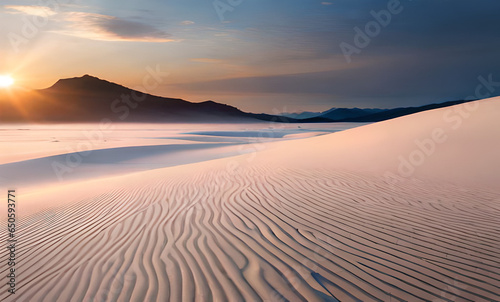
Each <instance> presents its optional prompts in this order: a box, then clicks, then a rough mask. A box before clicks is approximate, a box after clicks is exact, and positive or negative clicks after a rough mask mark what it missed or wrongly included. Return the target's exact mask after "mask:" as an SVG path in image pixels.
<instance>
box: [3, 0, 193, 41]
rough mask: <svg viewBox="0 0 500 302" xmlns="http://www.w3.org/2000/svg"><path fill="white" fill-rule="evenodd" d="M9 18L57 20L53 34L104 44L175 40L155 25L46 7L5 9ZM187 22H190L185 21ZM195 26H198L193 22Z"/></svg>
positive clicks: (26, 6) (12, 6) (11, 6)
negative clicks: (11, 15)
mask: <svg viewBox="0 0 500 302" xmlns="http://www.w3.org/2000/svg"><path fill="white" fill-rule="evenodd" d="M4 8H5V9H6V10H7V11H6V12H7V13H9V14H25V15H30V16H39V17H49V16H53V20H54V21H58V24H57V26H56V29H54V30H52V32H56V33H60V34H65V35H70V36H76V37H81V38H87V39H92V40H101V41H135V42H172V41H174V40H173V39H172V36H171V35H170V34H168V33H166V32H165V31H163V30H161V29H159V28H156V27H154V26H152V25H149V24H145V23H140V22H137V21H129V20H125V19H121V18H118V17H114V16H109V15H102V14H96V13H88V12H56V11H54V10H53V9H51V8H49V7H46V6H36V5H5V6H4ZM185 22H187V21H185ZM193 23H194V22H193Z"/></svg>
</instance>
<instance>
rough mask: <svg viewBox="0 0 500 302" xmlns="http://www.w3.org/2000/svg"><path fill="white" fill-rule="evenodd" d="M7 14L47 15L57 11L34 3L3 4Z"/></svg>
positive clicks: (54, 13)
mask: <svg viewBox="0 0 500 302" xmlns="http://www.w3.org/2000/svg"><path fill="white" fill-rule="evenodd" d="M4 8H5V9H7V13H8V14H26V15H31V16H39V17H48V16H53V15H56V14H57V13H56V12H55V11H54V10H52V9H51V8H50V7H46V6H36V5H5V6H4Z"/></svg>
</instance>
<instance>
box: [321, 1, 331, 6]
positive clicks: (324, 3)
mask: <svg viewBox="0 0 500 302" xmlns="http://www.w3.org/2000/svg"><path fill="white" fill-rule="evenodd" d="M332 4H333V3H332V2H321V5H332Z"/></svg>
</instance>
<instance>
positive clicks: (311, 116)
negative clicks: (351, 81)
mask: <svg viewBox="0 0 500 302" xmlns="http://www.w3.org/2000/svg"><path fill="white" fill-rule="evenodd" d="M466 102H470V101H450V102H444V103H439V104H430V105H424V106H419V107H401V108H394V109H360V108H332V109H330V110H327V111H324V112H302V113H284V114H283V116H285V117H289V118H294V119H298V120H299V121H300V122H302V123H332V122H357V123H373V122H381V121H385V120H390V119H393V118H397V117H401V116H405V115H409V114H414V113H418V112H422V111H427V110H432V109H438V108H443V107H448V106H454V105H458V104H462V103H466Z"/></svg>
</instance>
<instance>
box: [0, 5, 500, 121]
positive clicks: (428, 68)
mask: <svg viewBox="0 0 500 302" xmlns="http://www.w3.org/2000/svg"><path fill="white" fill-rule="evenodd" d="M499 12H500V1H496V0H475V1H470V0H418V1H417V0H414V1H412V0H385V1H383V0H326V1H316V0H273V1H269V0H215V1H213V0H141V1H138V0H134V1H132V0H122V1H111V0H86V1H83V0H37V1H32V0H4V1H2V2H1V3H0V36H1V37H2V39H0V74H10V75H12V76H13V77H14V78H15V79H16V85H18V86H22V87H26V88H30V89H42V88H46V87H49V86H51V85H52V84H53V83H55V82H56V81H57V80H58V79H61V78H70V77H77V76H82V75H84V74H90V75H93V76H97V77H99V78H102V79H106V80H109V81H111V82H115V83H120V84H122V85H125V86H128V87H131V88H137V89H139V90H141V91H144V92H148V93H151V94H154V95H161V96H167V97H179V98H183V99H186V100H189V101H195V102H200V101H206V100H213V101H217V102H221V103H226V104H230V105H233V106H236V107H238V108H240V109H242V110H245V111H251V112H266V113H279V112H299V111H322V110H327V109H329V108H332V107H362V108H375V107H376V108H394V107H402V106H417V105H423V104H429V103H436V102H444V101H449V100H457V99H464V98H469V97H470V96H475V90H476V87H477V86H478V85H479V84H481V83H482V82H481V81H482V80H480V78H482V79H488V80H489V81H490V82H491V83H496V84H491V83H490V85H489V91H488V92H489V94H488V95H489V96H490V95H491V96H496V95H500V59H499V56H498V54H499V53H500V39H499V38H498V29H499V28H500V18H498V13H499ZM148 70H149V71H148ZM151 70H159V71H161V74H162V76H161V79H160V81H158V85H154V87H152V85H144V84H143V83H144V79H145V78H146V77H148V74H149V73H150V72H151ZM167 74H168V75H167ZM145 86H147V87H148V88H146V87H145ZM483 95H485V94H483Z"/></svg>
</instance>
